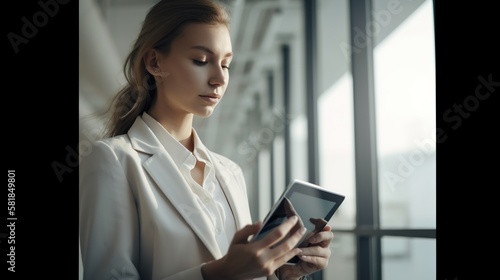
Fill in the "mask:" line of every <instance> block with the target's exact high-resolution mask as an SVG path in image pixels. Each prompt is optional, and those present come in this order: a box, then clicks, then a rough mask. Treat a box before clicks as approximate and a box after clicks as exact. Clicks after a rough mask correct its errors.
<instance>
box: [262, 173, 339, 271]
mask: <svg viewBox="0 0 500 280" xmlns="http://www.w3.org/2000/svg"><path fill="white" fill-rule="evenodd" d="M343 200H344V196H343V195H341V194H337V193H334V192H331V191H329V190H326V189H323V188H321V187H319V186H317V185H314V184H311V183H308V182H304V181H299V180H294V181H292V182H291V183H290V185H289V186H288V188H287V189H286V190H285V191H284V193H283V194H282V195H281V197H280V198H279V199H278V201H277V202H276V204H275V205H274V206H273V208H272V209H271V211H270V212H269V213H268V215H267V217H266V218H265V219H264V225H263V227H262V228H261V230H260V231H259V232H258V233H257V234H256V236H255V237H254V238H253V240H259V239H261V238H262V237H264V236H265V235H266V234H267V233H268V232H269V231H271V230H272V229H274V228H275V227H277V226H279V225H280V224H281V223H283V222H284V221H286V220H287V219H288V218H289V217H291V216H293V215H297V216H298V217H299V218H300V220H301V224H302V225H303V226H304V227H305V228H306V229H307V231H306V233H305V234H304V236H303V238H302V240H301V241H300V242H299V243H298V244H297V246H298V247H305V246H307V245H308V244H307V241H305V242H304V240H307V239H309V237H310V236H312V235H313V234H315V233H316V232H319V231H321V230H322V229H323V228H324V227H325V226H326V224H327V223H328V221H329V220H330V219H331V217H332V216H333V214H334V213H335V211H336V210H337V209H338V207H339V206H340V204H341V203H342V201H343ZM299 228H300V225H299V226H298V227H296V228H294V229H292V232H295V230H298V229H299ZM279 244H280V243H278V244H276V245H275V246H278V245H279ZM298 260H299V259H298V258H297V257H295V258H293V259H291V260H290V261H289V263H290V264H293V263H296V262H297V261H298Z"/></svg>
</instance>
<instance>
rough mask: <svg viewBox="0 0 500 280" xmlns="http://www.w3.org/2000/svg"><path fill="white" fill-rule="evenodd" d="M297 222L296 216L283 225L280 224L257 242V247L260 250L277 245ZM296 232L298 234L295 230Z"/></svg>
mask: <svg viewBox="0 0 500 280" xmlns="http://www.w3.org/2000/svg"><path fill="white" fill-rule="evenodd" d="M297 221H298V217H297V216H292V217H290V218H289V219H288V220H286V221H285V222H284V223H282V224H281V225H279V226H278V227H276V228H274V229H273V230H272V231H271V232H269V233H268V234H267V235H266V236H265V237H264V238H262V239H261V240H259V241H257V242H258V243H259V246H261V247H262V248H268V247H271V246H273V245H275V244H277V243H278V242H280V241H281V240H282V239H283V238H285V237H286V236H287V235H288V233H289V232H290V230H291V229H292V228H293V227H294V226H295V225H296V223H297ZM297 232H299V230H297ZM297 241H298V240H297ZM294 245H295V244H294ZM290 249H291V248H290Z"/></svg>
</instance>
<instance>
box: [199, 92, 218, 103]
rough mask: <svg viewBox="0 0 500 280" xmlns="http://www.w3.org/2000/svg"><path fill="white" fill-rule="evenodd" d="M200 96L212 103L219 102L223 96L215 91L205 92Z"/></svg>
mask: <svg viewBox="0 0 500 280" xmlns="http://www.w3.org/2000/svg"><path fill="white" fill-rule="evenodd" d="M200 97H201V98H202V99H203V100H205V101H207V102H209V103H212V104H215V103H217V102H219V99H220V98H221V96H220V95H219V94H215V93H209V94H203V95H200Z"/></svg>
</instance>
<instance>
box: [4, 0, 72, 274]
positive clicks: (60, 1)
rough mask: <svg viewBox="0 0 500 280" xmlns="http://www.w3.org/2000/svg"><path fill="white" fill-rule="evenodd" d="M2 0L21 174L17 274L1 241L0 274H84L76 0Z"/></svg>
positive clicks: (7, 92)
mask: <svg viewBox="0 0 500 280" xmlns="http://www.w3.org/2000/svg"><path fill="white" fill-rule="evenodd" d="M2 4H3V7H2V10H3V11H4V16H7V17H8V18H7V19H6V20H5V21H4V24H3V27H2V28H3V45H4V47H3V50H4V54H5V55H6V57H7V59H6V60H7V63H6V64H3V65H4V66H3V68H4V69H3V73H6V74H5V75H6V77H5V79H4V81H5V83H4V87H3V94H4V96H6V100H4V102H3V105H4V108H5V110H6V113H5V114H4V117H5V118H6V119H5V120H6V122H7V125H6V126H5V128H6V129H5V130H4V135H5V136H4V137H3V138H4V142H3V143H4V148H5V149H6V150H7V154H8V155H7V160H6V161H5V162H6V163H4V166H7V169H14V170H15V173H16V182H15V183H16V185H15V195H16V205H15V207H16V209H15V210H16V212H15V217H16V218H17V220H16V221H15V222H16V226H15V242H16V243H15V270H16V272H15V273H12V272H9V271H8V270H7V268H8V266H9V264H7V262H6V258H7V253H6V252H7V250H9V249H10V248H7V247H6V245H8V244H7V242H5V241H6V239H4V238H0V241H1V243H0V262H1V264H2V265H1V266H0V270H1V272H0V275H5V276H6V277H3V276H0V278H2V279H29V278H32V277H33V276H35V277H36V278H46V277H49V278H62V279H78V277H79V272H78V260H79V259H78V256H79V255H78V253H79V252H78V245H77V242H78V188H77V184H78V181H77V180H78V168H77V167H78V164H79V161H78V154H77V151H78V72H79V71H78V1H74V0H73V1H72V0H39V1H6V2H3V3H2ZM14 39H16V40H19V41H13V40H14ZM13 42H14V43H13ZM15 42H18V43H15ZM16 49H17V50H16ZM54 165H56V166H58V167H62V168H64V170H65V171H66V172H64V173H62V174H61V180H60V179H59V178H58V176H57V175H56V172H55V170H54ZM5 189H6V187H4V192H3V193H4V195H5V194H6V192H5ZM2 201H4V202H3V203H2V205H4V207H2V211H1V213H2V214H1V215H0V217H1V223H2V224H4V225H5V223H6V222H5V221H6V217H7V215H8V214H7V209H6V207H5V206H7V205H6V204H7V203H6V202H5V201H6V197H5V196H4V197H3V198H2ZM4 230H5V227H4V226H2V230H0V233H4ZM9 233H10V232H9ZM9 246H10V245H9Z"/></svg>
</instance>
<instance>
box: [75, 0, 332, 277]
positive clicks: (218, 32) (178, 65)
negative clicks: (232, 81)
mask: <svg viewBox="0 0 500 280" xmlns="http://www.w3.org/2000/svg"><path fill="white" fill-rule="evenodd" d="M231 58H232V48H231V40H230V35H229V20H228V16H227V14H226V12H225V11H224V9H223V7H222V6H220V5H218V4H217V3H216V2H214V1H210V0H190V1H187V0H170V1H160V2H158V3H157V4H156V5H154V6H153V7H152V9H151V10H150V11H149V13H148V14H147V16H146V18H145V20H144V22H143V26H142V29H141V32H140V34H139V36H138V38H137V40H136V42H135V45H134V47H133V49H132V51H131V53H130V55H129V56H128V58H127V60H126V63H125V75H126V78H127V81H128V84H127V86H126V87H124V88H123V89H122V90H121V91H120V92H119V93H118V94H117V95H116V97H115V100H114V102H113V104H114V107H113V110H112V116H111V119H110V122H109V126H108V133H107V136H108V137H106V138H104V139H102V140H99V141H96V142H95V144H94V146H93V149H92V152H91V153H90V154H89V155H88V156H86V157H84V158H83V159H82V162H81V164H80V193H79V195H80V239H81V241H80V245H81V254H82V262H83V278H84V279H92V280H100V279H169V280H173V279H182V280H196V279H205V280H210V279H226V280H229V279H254V278H259V277H264V278H265V277H267V278H268V279H299V278H300V277H302V276H305V275H307V274H310V273H312V272H314V271H317V270H319V269H323V268H324V267H325V266H326V265H327V263H328V260H329V256H330V250H329V244H330V242H331V240H332V238H333V234H332V232H331V231H330V228H329V227H326V228H325V230H323V231H322V232H320V233H318V234H316V235H315V236H313V237H312V238H311V239H310V241H311V242H312V243H313V246H311V247H307V248H295V249H294V245H295V244H297V243H298V241H299V240H300V238H301V236H302V235H303V233H304V232H303V230H302V229H301V227H300V226H298V225H299V224H298V223H297V219H294V218H290V219H288V220H287V221H286V222H285V223H283V224H282V225H280V226H279V227H277V228H276V229H275V230H273V231H272V233H270V234H268V235H267V236H266V237H265V238H263V239H261V240H258V241H255V242H248V240H249V238H250V237H251V236H252V235H253V234H255V233H256V232H257V231H258V230H259V228H260V227H261V223H260V222H258V223H254V224H252V223H251V216H250V210H249V205H248V200H247V193H246V186H245V180H244V178H243V174H242V171H241V169H240V167H239V166H238V165H237V164H235V163H234V162H233V161H231V160H229V159H227V158H225V157H223V156H221V155H219V154H216V153H214V152H212V151H210V150H208V149H207V148H206V147H205V146H204V145H203V143H202V142H201V140H200V138H199V137H198V135H197V134H196V131H195V130H194V128H193V125H192V124H193V116H194V115H197V116H201V117H208V116H210V115H211V114H212V112H213V110H214V109H215V107H216V105H217V104H218V102H219V101H220V99H221V98H222V97H223V95H224V93H225V90H226V87H227V85H228V81H229V73H228V70H229V65H230V63H231ZM279 242H281V243H280V244H279V245H278V246H273V245H274V244H277V243H279ZM296 255H298V256H299V257H300V258H301V262H300V263H299V264H297V265H295V266H289V265H284V266H283V264H284V263H285V262H286V261H287V260H288V259H290V258H292V257H294V256H296Z"/></svg>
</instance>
